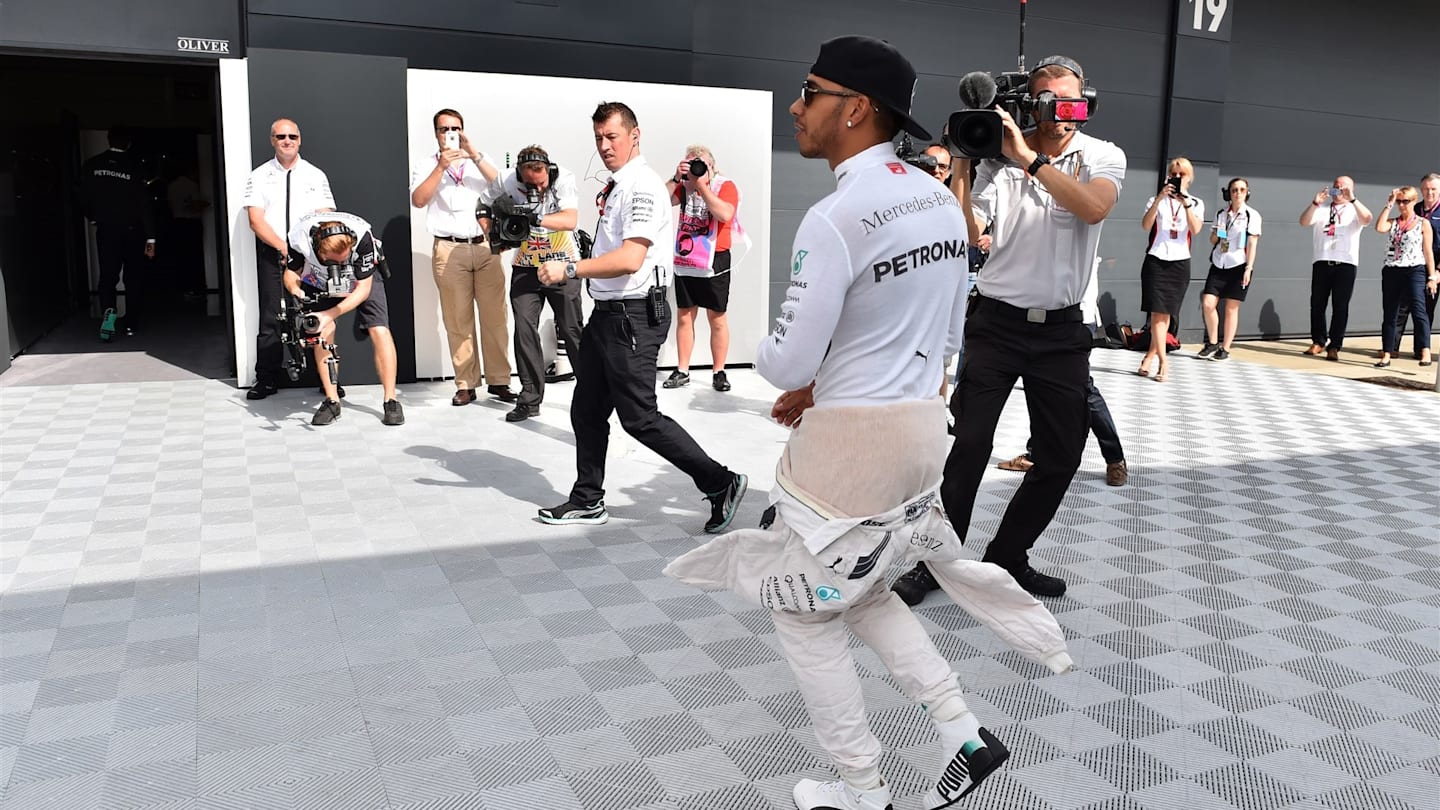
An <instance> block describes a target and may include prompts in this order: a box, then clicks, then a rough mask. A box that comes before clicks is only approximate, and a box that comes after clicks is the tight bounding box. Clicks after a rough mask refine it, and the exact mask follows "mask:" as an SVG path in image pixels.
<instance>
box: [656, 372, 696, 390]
mask: <svg viewBox="0 0 1440 810" xmlns="http://www.w3.org/2000/svg"><path fill="white" fill-rule="evenodd" d="M689 384H690V375H689V374H688V373H686V372H684V371H680V370H679V369H676V370H675V371H672V372H670V376H669V377H666V378H665V382H663V383H660V385H661V387H663V388H684V387H685V386H687V385H689Z"/></svg>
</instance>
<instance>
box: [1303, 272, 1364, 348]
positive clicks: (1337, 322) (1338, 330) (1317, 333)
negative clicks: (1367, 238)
mask: <svg viewBox="0 0 1440 810" xmlns="http://www.w3.org/2000/svg"><path fill="white" fill-rule="evenodd" d="M1354 292H1355V265H1353V264H1340V263H1338V262H1315V264H1313V265H1312V266H1311V268H1310V342H1311V343H1314V344H1315V345H1316V346H1324V347H1326V348H1330V349H1336V350H1339V349H1341V348H1343V347H1344V345H1345V329H1346V328H1347V327H1349V325H1350V296H1351V295H1353V294H1354ZM1327 306H1330V307H1332V308H1331V310H1330V329H1329V330H1328V331H1327V330H1326V329H1325V308H1326V307H1327Z"/></svg>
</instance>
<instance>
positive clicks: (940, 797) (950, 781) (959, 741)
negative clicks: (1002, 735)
mask: <svg viewBox="0 0 1440 810" xmlns="http://www.w3.org/2000/svg"><path fill="white" fill-rule="evenodd" d="M967 719H968V720H969V722H966V720H967ZM974 722H975V721H974V718H973V717H971V716H969V715H968V714H967V716H966V717H965V718H961V719H957V720H951V721H950V722H948V723H937V724H936V730H938V731H939V732H940V749H941V750H942V751H944V752H945V753H946V754H948V756H947V758H946V759H945V761H944V762H945V765H944V768H945V769H944V770H943V771H942V772H941V773H940V781H939V782H937V783H935V787H933V788H931V789H930V792H928V793H926V794H925V799H924V801H923V802H921V806H922V807H924V808H925V810H938V808H941V807H949V806H950V805H952V804H954V803H956V802H958V801H960V800H961V799H963V798H965V797H966V796H967V795H969V794H970V791H972V790H974V789H975V788H977V787H979V786H980V780H982V779H984V778H985V777H987V776H989V775H990V774H992V773H994V772H995V770H996V769H997V768H999V767H1000V765H1001V763H1003V762H1004V761H1005V760H1006V759H1007V758H1009V756H1010V750H1009V749H1008V748H1006V747H1005V745H1004V744H1003V743H1001V742H1000V741H999V740H997V739H995V735H993V734H991V733H990V732H989V731H988V730H987V729H985V728H984V727H983V726H982V727H980V732H979V739H975V738H974V737H973V735H972V734H971V733H970V732H969V731H968V729H973V728H976V726H975V725H974ZM797 795H798V794H797Z"/></svg>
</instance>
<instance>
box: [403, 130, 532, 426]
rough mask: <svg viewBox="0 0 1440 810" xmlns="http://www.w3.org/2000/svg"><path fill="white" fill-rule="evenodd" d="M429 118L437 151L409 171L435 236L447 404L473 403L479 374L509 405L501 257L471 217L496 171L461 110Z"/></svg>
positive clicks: (433, 265)
mask: <svg viewBox="0 0 1440 810" xmlns="http://www.w3.org/2000/svg"><path fill="white" fill-rule="evenodd" d="M431 123H432V124H433V125H434V128H435V144H436V146H437V147H438V148H437V150H436V152H435V154H433V155H427V156H425V157H423V158H421V159H420V160H419V161H418V162H417V163H416V164H415V165H414V167H413V168H412V169H411V171H410V204H411V205H413V206H414V207H416V208H424V209H425V227H426V228H428V229H429V230H430V235H431V236H433V237H434V238H435V239H434V244H433V246H432V248H431V258H430V270H431V273H432V274H433V275H434V277H435V289H436V291H437V292H438V293H439V296H440V319H441V320H442V321H443V322H444V324H445V338H446V341H447V342H448V344H449V347H450V362H451V364H452V365H453V366H454V368H455V396H454V397H452V398H451V400H450V404H451V405H469V404H470V403H472V402H474V401H475V398H476V394H475V388H476V387H477V386H478V385H480V380H481V377H482V376H483V377H484V380H485V382H487V383H489V387H488V392H489V393H490V394H492V395H494V396H495V397H496V398H498V399H499V400H500V401H501V402H514V401H515V393H514V392H513V391H511V390H510V358H509V357H508V356H507V355H506V352H505V343H506V341H507V339H508V334H507V332H508V330H509V327H508V325H507V324H506V320H508V315H507V313H506V311H505V267H504V265H502V264H501V263H500V256H499V254H498V253H496V252H492V251H491V249H490V246H489V245H487V244H485V233H484V231H482V230H481V229H480V226H479V224H478V223H476V221H475V202H476V201H477V200H478V199H480V194H481V192H483V191H484V190H485V189H486V187H488V186H489V184H491V183H493V182H495V180H496V179H497V178H498V177H499V176H500V172H499V171H498V170H497V169H496V168H495V166H494V165H493V164H491V162H490V159H489V158H488V157H486V155H485V153H484V152H481V151H480V150H479V149H477V148H476V147H475V145H474V144H473V143H471V141H470V138H469V137H468V136H466V134H465V119H464V118H463V117H461V115H460V113H458V112H456V111H455V110H452V109H449V108H446V109H443V110H440V111H439V112H437V113H435V115H434V116H433V117H432V118H431ZM477 310H478V312H479V313H480V335H479V344H480V345H479V348H478V350H477V348H476V345H475V344H476V335H475V313H476V312H477ZM477 351H478V352H479V357H477V356H476V352H477ZM482 358H483V360H484V367H483V369H482V367H481V362H480V360H481V359H482Z"/></svg>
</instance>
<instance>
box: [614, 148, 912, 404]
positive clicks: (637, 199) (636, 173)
mask: <svg viewBox="0 0 1440 810" xmlns="http://www.w3.org/2000/svg"><path fill="white" fill-rule="evenodd" d="M610 179H611V180H612V181H613V182H614V183H615V186H614V188H611V189H610V193H609V195H608V196H606V197H605V202H604V211H603V212H602V213H601V215H600V223H599V225H597V226H596V228H595V250H594V255H596V256H600V255H603V254H605V253H609V252H610V251H612V250H614V249H616V248H618V247H620V245H621V244H622V243H623V242H624V241H625V240H626V239H636V238H639V239H648V240H649V241H650V248H649V249H648V250H646V251H645V263H644V264H643V265H641V267H640V269H639V270H636V271H635V272H633V273H630V274H629V275H625V276H619V277H616V278H593V279H590V297H592V298H594V299H595V300H596V301H614V300H616V299H619V298H644V297H645V294H646V293H647V292H648V291H649V290H650V287H652V286H653V285H654V284H655V283H656V276H657V274H656V271H655V269H656V268H657V267H658V268H659V274H658V276H659V283H660V284H669V283H670V277H671V276H672V275H674V270H675V219H674V218H673V216H672V214H671V210H670V193H669V191H667V190H666V189H665V182H664V181H663V180H661V179H660V175H658V174H656V173H655V170H654V169H652V168H650V165H649V164H648V163H646V162H645V157H644V156H643V155H637V156H636V157H634V158H631V160H630V162H629V163H626V164H625V165H624V166H622V167H620V171H618V172H615V174H614V175H612V176H611V178H610ZM937 390H938V387H937Z"/></svg>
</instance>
